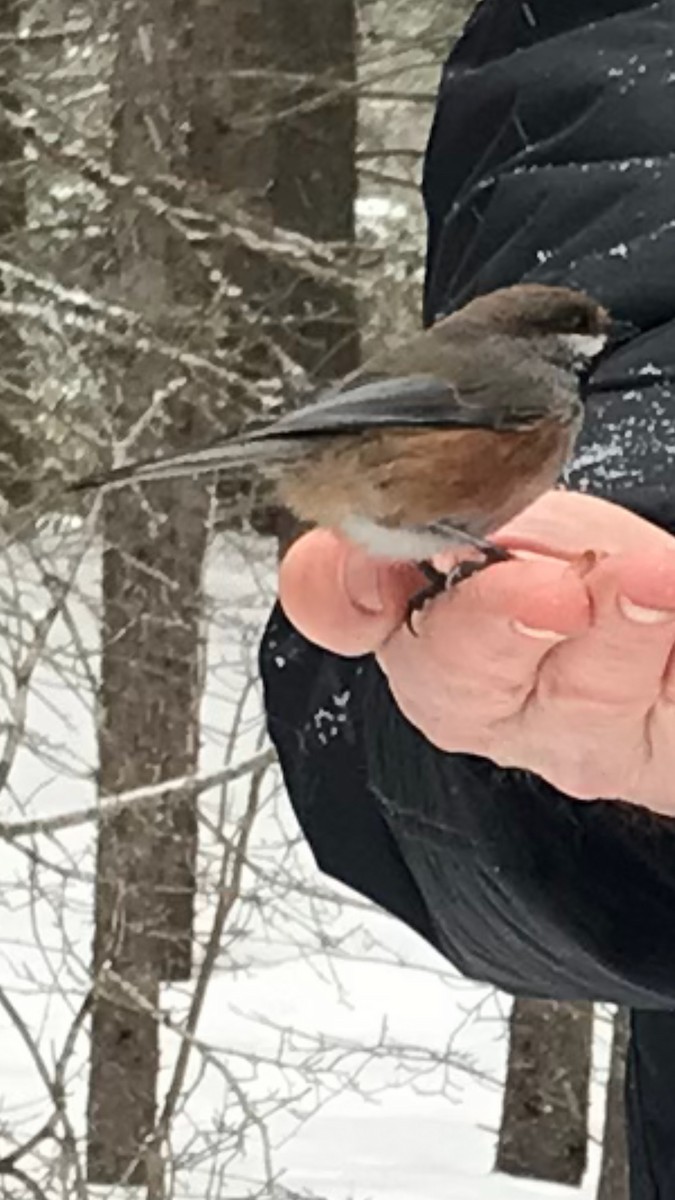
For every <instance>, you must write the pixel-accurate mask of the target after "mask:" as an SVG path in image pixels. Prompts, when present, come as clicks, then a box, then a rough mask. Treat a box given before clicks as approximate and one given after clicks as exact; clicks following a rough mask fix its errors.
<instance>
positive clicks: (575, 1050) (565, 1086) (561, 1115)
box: [496, 1000, 593, 1186]
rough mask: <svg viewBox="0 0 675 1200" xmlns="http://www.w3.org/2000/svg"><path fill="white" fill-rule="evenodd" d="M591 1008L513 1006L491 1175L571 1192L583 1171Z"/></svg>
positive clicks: (519, 1003)
mask: <svg viewBox="0 0 675 1200" xmlns="http://www.w3.org/2000/svg"><path fill="white" fill-rule="evenodd" d="M592 1031H593V1009H592V1006H591V1005H590V1004H586V1003H579V1004H569V1003H562V1002H558V1001H552V1000H551V1001H549V1000H546V1001H542V1000H516V1001H514V1005H513V1009H512V1012H511V1020H510V1043H509V1059H508V1072H507V1078H506V1086H505V1091H504V1103H503V1109H502V1124H501V1129H500V1132H499V1142H498V1148H497V1161H496V1169H497V1170H498V1171H502V1172H504V1173H506V1174H508V1175H524V1176H527V1177H528V1178H531V1179H542V1180H548V1181H550V1182H551V1183H565V1184H568V1185H569V1186H578V1185H579V1183H580V1182H581V1180H582V1178H583V1174H584V1171H585V1168H586V1153H587V1138H588V1103H589V1081H590V1064H591V1048H592Z"/></svg>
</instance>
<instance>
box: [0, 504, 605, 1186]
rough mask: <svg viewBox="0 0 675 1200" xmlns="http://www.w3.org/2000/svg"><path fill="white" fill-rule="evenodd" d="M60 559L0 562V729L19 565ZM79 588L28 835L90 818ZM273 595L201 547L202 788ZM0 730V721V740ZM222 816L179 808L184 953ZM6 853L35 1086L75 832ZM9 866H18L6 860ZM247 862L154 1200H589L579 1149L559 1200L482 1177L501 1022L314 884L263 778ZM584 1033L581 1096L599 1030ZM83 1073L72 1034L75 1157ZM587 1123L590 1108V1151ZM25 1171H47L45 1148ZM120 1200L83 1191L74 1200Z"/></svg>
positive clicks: (266, 579)
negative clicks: (169, 1167) (573, 1184)
mask: <svg viewBox="0 0 675 1200" xmlns="http://www.w3.org/2000/svg"><path fill="white" fill-rule="evenodd" d="M81 542H82V538H81V534H80V533H78V531H77V530H76V529H73V528H70V529H66V530H65V532H63V534H61V535H58V534H57V532H55V531H52V532H51V533H50V534H48V535H43V536H42V537H41V539H40V540H39V542H36V544H35V545H34V546H33V547H32V552H31V555H29V554H27V553H26V552H25V551H24V550H19V549H17V548H13V549H10V550H7V551H5V553H4V556H3V557H2V559H1V560H0V561H1V563H2V567H1V568H0V622H2V641H1V642H0V647H2V649H1V650H0V659H1V661H0V681H1V682H2V683H3V695H4V701H3V707H4V708H5V709H6V706H7V703H8V701H9V702H11V687H9V686H8V680H9V669H10V665H11V661H12V658H13V656H14V658H16V656H17V655H19V654H20V653H21V650H22V648H23V650H25V647H26V645H27V644H28V642H29V638H30V633H31V630H30V623H29V622H28V621H27V619H26V618H27V614H28V613H32V614H33V615H34V616H39V615H41V614H42V613H44V611H45V609H46V605H47V597H46V593H45V591H44V588H42V587H41V585H40V582H39V572H38V570H37V568H36V561H37V562H39V563H41V564H42V566H43V567H47V566H48V567H49V569H50V570H51V571H53V572H54V573H58V574H61V575H63V574H64V573H65V572H66V570H67V569H70V568H71V567H73V565H74V564H75V562H76V560H77V556H78V554H80V553H81V550H82V545H81ZM99 566H100V564H99V559H98V553H97V550H96V547H93V548H91V549H89V550H88V551H87V552H86V553H85V555H84V558H83V561H82V564H81V566H80V568H79V570H78V573H77V587H76V593H75V597H74V600H73V602H72V605H71V607H70V618H69V621H64V620H60V621H59V622H58V623H57V624H56V625H55V627H54V629H53V631H52V635H51V637H50V639H49V654H48V656H47V657H46V658H45V661H44V662H43V663H41V665H40V666H39V668H38V670H37V672H36V675H35V678H34V680H33V685H32V687H31V692H30V699H29V703H28V713H27V732H26V737H25V738H24V740H23V744H22V746H21V748H20V750H19V752H18V756H17V759H16V763H15V766H14V768H13V770H12V772H11V776H10V786H9V788H8V789H6V790H5V792H4V793H3V796H2V801H1V802H0V819H2V820H4V821H9V822H11V821H16V820H18V819H20V818H21V819H24V818H28V817H36V816H39V817H43V818H47V817H50V816H53V815H54V814H56V813H60V812H64V811H70V810H72V809H76V808H78V807H84V806H86V805H88V804H91V803H92V801H93V799H94V796H95V792H94V784H93V775H92V771H93V768H94V763H95V727H94V709H93V703H92V695H91V690H90V685H91V683H92V673H93V678H95V673H96V670H97V655H98V625H97V615H98V586H99ZM273 581H274V557H273V553H272V551H271V549H269V552H265V553H264V554H263V556H262V559H261V557H260V550H259V547H256V552H255V554H252V553H251V547H250V545H249V544H248V543H247V542H246V540H245V539H242V538H239V539H237V538H228V539H225V538H224V537H221V538H219V539H218V541H217V542H216V544H215V546H214V548H213V551H212V553H211V556H210V560H209V567H208V571H207V574H206V582H207V591H208V594H209V597H210V603H209V610H208V611H209V621H208V646H207V668H208V669H207V692H206V697H205V701H204V706H203V713H202V716H203V726H204V730H205V737H204V748H203V755H202V764H201V766H202V769H203V770H204V771H210V770H213V769H218V768H220V767H221V766H222V765H223V762H224V756H225V753H226V750H227V746H228V738H229V735H230V732H231V730H232V726H233V722H234V721H235V720H236V722H237V724H238V735H237V738H236V748H235V751H234V759H235V761H236V760H238V759H242V758H244V757H245V756H246V755H248V754H251V753H254V752H255V751H256V749H257V748H258V747H259V745H260V738H261V733H260V698H259V694H258V689H257V687H256V686H255V682H254V676H255V662H256V652H257V645H258V641H259V636H260V631H261V627H262V623H263V621H264V619H265V616H266V614H267V612H268V611H269V607H270V604H271V601H272V597H273ZM17 608H19V609H20V610H21V611H22V613H23V618H22V619H18V618H17V617H16V615H15V613H16V610H17ZM242 694H244V699H243V701H242ZM348 699H349V697H348V695H347V694H345V693H340V692H338V693H336V694H335V695H334V696H333V697H332V703H333V705H334V707H335V711H336V713H337V717H338V720H339V718H340V716H341V715H342V710H343V709H344V706H345V704H346V703H347V702H348ZM7 715H8V714H7V712H6V711H5V712H4V713H0V716H1V717H2V719H3V720H4V719H5V718H6V717H7ZM317 718H318V719H321V720H323V719H324V714H322V713H317ZM3 728H4V727H3ZM245 799H246V783H245V781H240V782H238V783H237V784H235V785H234V786H232V787H230V788H229V789H228V790H227V792H224V791H217V790H214V791H213V792H208V793H205V794H204V796H203V797H202V811H203V813H204V815H205V817H206V818H207V819H208V822H210V824H207V825H206V826H205V828H204V829H203V831H202V844H201V852H200V853H201V858H200V896H199V905H198V915H197V927H198V930H199V933H200V935H201V936H202V939H203V938H204V937H205V935H206V933H207V932H208V929H209V927H210V921H211V918H212V915H213V908H214V904H215V902H216V894H215V867H216V865H217V862H218V853H217V852H218V849H219V848H218V845H217V844H216V843H215V842H214V840H213V838H210V836H209V829H212V828H213V827H214V826H217V825H218V823H219V820H221V818H223V819H224V822H225V827H226V828H227V829H229V830H230V831H231V832H233V831H235V830H236V819H237V816H238V815H239V814H240V813H241V811H242V806H243V804H244V802H245ZM21 845H22V846H23V850H22V849H21V848H20V847H19V845H17V844H14V845H9V844H7V843H5V842H0V878H1V879H2V882H3V886H2V889H1V890H0V903H1V904H2V908H3V913H4V917H5V920H4V921H3V925H2V937H1V938H0V961H1V962H2V976H1V978H0V985H1V989H4V992H5V994H6V995H7V996H8V997H9V998H10V999H11V1001H12V1003H13V1004H14V1005H15V1006H17V1007H19V1009H20V1013H21V1016H22V1018H23V1020H24V1021H25V1023H26V1026H27V1028H28V1030H29V1031H30V1034H31V1035H32V1037H33V1038H34V1039H35V1043H36V1045H37V1047H38V1048H39V1051H40V1053H41V1055H42V1056H43V1059H44V1061H45V1063H46V1064H47V1067H48V1070H49V1071H50V1072H51V1071H52V1070H53V1064H54V1062H55V1060H56V1058H57V1056H58V1054H59V1052H60V1049H61V1047H62V1045H63V1043H64V1039H65V1037H66V1034H67V1031H68V1028H69V1025H70V1022H71V1021H72V1019H73V1015H74V1013H75V1012H76V1010H77V1006H78V1004H79V1003H80V1002H81V1000H82V998H83V996H84V994H85V992H86V988H87V983H88V975H87V972H88V964H89V958H90V946H91V936H92V871H93V829H92V827H91V826H89V825H82V826H80V827H77V828H74V829H69V830H67V831H63V832H61V833H59V834H54V835H52V836H50V837H47V836H41V837H38V838H35V839H33V840H32V841H31V842H28V841H24V842H23V843H21ZM26 848H30V850H31V851H33V852H34V853H37V854H38V855H39V856H40V859H39V860H38V861H36V860H35V858H33V859H31V858H30V857H27V856H26V853H25V850H26ZM249 858H250V863H251V866H250V867H249V868H248V870H247V871H246V872H245V876H244V883H243V892H244V895H243V900H242V901H241V903H240V904H239V905H238V906H237V908H236V910H235V911H234V913H233V914H232V918H231V920H230V921H229V922H228V923H227V925H226V930H225V936H224V938H223V944H222V948H221V954H220V957H219V961H218V967H217V970H216V973H215V975H214V977H213V979H212V980H211V983H210V985H209V988H208V990H207V995H206V1001H205V1005H204V1009H203V1012H202V1015H201V1020H200V1022H199V1026H198V1029H197V1037H198V1039H199V1044H200V1045H201V1046H206V1047H208V1048H209V1054H208V1055H204V1056H201V1055H200V1053H199V1052H198V1051H197V1050H195V1052H194V1055H193V1062H192V1064H191V1067H190V1070H189V1072H188V1085H189V1086H188V1088H187V1091H186V1097H185V1101H184V1103H183V1105H182V1106H181V1108H180V1109H179V1113H178V1116H177V1119H176V1122H175V1128H174V1131H173V1137H172V1152H173V1154H174V1156H175V1159H176V1173H175V1177H174V1193H173V1194H174V1195H175V1196H176V1197H177V1198H183V1197H184V1198H185V1200H188V1197H189V1200H202V1198H203V1200H206V1198H207V1197H209V1198H210V1197H215V1196H218V1197H219V1200H226V1198H227V1197H230V1196H235V1195H237V1196H247V1195H253V1194H261V1193H260V1192H259V1187H260V1181H261V1179H262V1177H263V1174H264V1169H265V1162H264V1159H265V1155H266V1154H271V1156H272V1163H271V1166H272V1169H273V1172H274V1175H275V1178H276V1179H277V1180H279V1181H280V1183H279V1185H278V1187H277V1193H276V1194H278V1196H279V1197H280V1198H281V1197H283V1196H287V1197H288V1200H290V1196H291V1193H293V1194H298V1193H299V1194H301V1195H305V1194H306V1193H309V1194H311V1195H312V1196H316V1197H321V1198H325V1200H497V1198H499V1200H528V1198H531V1200H533V1198H534V1197H537V1198H539V1200H556V1198H558V1200H563V1198H564V1197H568V1198H569V1200H571V1197H572V1196H574V1197H577V1198H578V1200H590V1198H591V1197H592V1196H593V1195H594V1190H595V1175H596V1171H597V1157H598V1156H597V1152H596V1151H595V1150H594V1151H593V1155H592V1160H593V1161H592V1168H591V1170H590V1171H589V1173H588V1178H587V1181H586V1184H585V1186H584V1188H583V1189H582V1190H580V1191H571V1190H568V1189H564V1188H559V1187H552V1186H551V1187H547V1186H544V1185H542V1184H540V1183H537V1182H532V1181H521V1180H512V1179H507V1178H504V1177H498V1176H495V1175H493V1174H492V1173H491V1168H492V1162H493V1158H494V1143H495V1130H496V1128H497V1126H498V1122H499V1111H500V1086H499V1083H500V1080H501V1078H502V1076H503V1071H504V1061H505V1053H506V1042H505V1015H506V1014H507V1012H508V1000H507V999H506V998H505V997H503V996H500V995H498V994H496V993H494V992H493V991H491V990H490V989H487V988H485V987H482V986H479V985H477V984H474V983H472V982H468V981H466V980H463V979H461V978H460V977H458V976H457V975H456V974H455V973H454V972H453V971H452V970H451V969H449V968H448V966H447V964H445V963H444V962H443V961H442V960H441V959H440V957H439V956H438V955H436V954H435V952H433V951H432V950H431V949H430V948H428V947H427V946H426V945H425V944H424V943H423V942H422V941H421V939H419V938H418V937H417V936H416V935H414V934H413V933H412V932H411V931H410V930H408V929H406V928H405V927H404V926H403V925H401V924H400V923H398V922H396V921H394V920H393V919H390V918H388V917H386V916H385V915H384V914H382V913H379V912H377V911H376V910H374V909H373V908H371V907H370V906H369V905H367V904H366V903H365V902H364V901H363V900H362V898H361V897H358V896H356V895H354V894H353V893H350V892H349V891H348V889H346V888H341V887H338V886H334V885H333V884H331V883H330V882H329V881H327V880H326V879H325V878H324V877H322V876H320V875H319V874H318V872H317V870H316V867H315V865H314V863H313V862H312V860H311V856H310V855H309V852H308V850H307V848H306V846H305V844H304V842H303V841H302V839H301V838H300V837H299V833H298V830H297V827H296V825H295V823H294V820H293V818H292V816H291V813H290V811H289V806H288V803H287V802H286V801H285V800H284V798H283V796H282V795H281V794H280V787H279V780H278V778H277V777H276V774H275V773H269V774H268V777H267V778H266V783H265V787H264V791H263V808H262V814H261V818H260V819H259V821H258V823H257V825H256V827H255V829H254V836H253V842H252V845H251V847H250V855H249ZM200 960H201V951H198V953H197V962H198V963H199V961H200ZM1 989H0V990H1ZM191 994H192V984H189V985H180V986H179V985H174V986H171V987H165V988H163V990H162V1000H161V1007H162V1011H163V1012H167V1013H169V1012H170V1013H171V1014H172V1022H173V1025H174V1027H175V1026H176V1025H177V1024H179V1022H180V1017H181V1014H184V1013H185V1011H186V1008H187V1004H188V1001H189V998H190V996H191ZM600 1032H601V1035H602V1037H601V1042H602V1045H601V1052H600V1060H599V1061H600V1073H602V1063H603V1061H604V1059H606V1049H607V1048H606V1033H605V1030H604V1027H603V1028H601V1031H600ZM0 1037H1V1038H2V1046H3V1070H2V1076H1V1077H0V1153H4V1152H5V1151H7V1150H8V1149H10V1148H11V1147H12V1146H13V1145H15V1144H16V1141H17V1140H21V1139H24V1138H26V1137H27V1136H29V1135H30V1134H31V1133H32V1132H33V1131H34V1130H35V1129H36V1128H38V1127H39V1125H40V1123H41V1121H43V1120H44V1118H45V1116H46V1115H47V1114H48V1112H49V1111H50V1106H49V1103H48V1100H47V1098H46V1095H45V1090H44V1087H43V1085H42V1084H41V1082H40V1079H39V1076H38V1073H37V1070H36V1066H35V1062H34V1061H33V1059H32V1058H31V1055H30V1054H29V1052H28V1050H27V1048H26V1045H25V1044H24V1042H23V1041H22V1039H21V1037H20V1036H19V1034H18V1032H17V1029H16V1026H15V1023H14V1022H13V1021H12V1020H10V1019H9V1017H8V1015H7V1013H6V1012H4V1011H0ZM178 1045H179V1038H178V1036H177V1034H176V1032H175V1029H169V1028H165V1029H163V1030H162V1046H163V1069H162V1081H161V1086H162V1088H163V1087H165V1086H166V1083H167V1082H168V1079H169V1075H170V1070H171V1067H172V1064H173V1063H174V1062H175V1055H176V1051H177V1048H178ZM86 1060H87V1041H86V1031H85V1033H84V1034H81V1035H80V1036H79V1037H78V1039H77V1042H76V1050H75V1053H74V1055H73V1058H72V1061H71V1062H70V1063H69V1067H68V1071H67V1105H68V1111H69V1114H70V1119H71V1121H72V1123H73V1126H74V1128H75V1130H76V1133H77V1136H78V1137H79V1138H81V1137H82V1135H83V1132H84V1112H85V1100H86V1091H85V1088H86ZM240 1093H244V1094H245V1095H246V1102H247V1104H248V1105H249V1106H250V1107H251V1109H252V1110H253V1112H254V1114H255V1117H256V1121H262V1122H263V1123H264V1125H265V1126H266V1128H267V1132H268V1136H269V1145H267V1146H266V1145H265V1143H264V1139H263V1138H262V1137H261V1128H262V1126H260V1125H258V1124H256V1122H251V1121H250V1120H249V1121H247V1119H246V1116H245V1114H243V1113H242V1108H241V1104H240V1102H239V1099H238V1096H239V1094H240ZM601 1103H602V1095H601V1089H600V1087H599V1086H598V1087H597V1088H596V1092H595V1097H594V1109H593V1128H594V1132H595V1135H596V1136H597V1135H598V1134H599V1128H600V1121H601ZM239 1133H240V1134H241V1144H238V1143H237V1135H238V1134H239ZM40 1154H41V1156H42V1161H43V1162H45V1161H47V1160H48V1152H47V1149H46V1148H45V1147H42V1148H40ZM22 1161H23V1160H22ZM30 1163H37V1156H33V1157H32V1158H30V1159H26V1160H25V1163H24V1165H25V1166H26V1168H27V1169H28V1166H29V1164H30ZM269 1167H270V1164H269V1163H268V1164H267V1169H268V1171H269ZM36 1169H37V1167H36ZM43 1182H44V1181H43ZM284 1188H285V1189H288V1192H284V1190H283V1189H284ZM44 1194H45V1196H48V1197H50V1198H51V1196H56V1195H57V1194H58V1195H63V1191H62V1189H61V1184H60V1182H59V1180H58V1176H57V1175H55V1174H54V1175H52V1176H51V1177H50V1178H49V1180H48V1182H46V1183H44ZM73 1194H75V1193H73ZM130 1194H132V1195H133V1191H131V1192H130V1191H129V1190H121V1189H118V1190H117V1191H114V1190H110V1189H104V1188H99V1189H93V1188H92V1189H89V1195H91V1196H103V1195H105V1196H110V1197H112V1196H113V1195H114V1196H115V1197H116V1198H117V1197H120V1196H122V1195H130ZM139 1194H140V1193H139ZM265 1194H266V1195H267V1194H269V1193H265Z"/></svg>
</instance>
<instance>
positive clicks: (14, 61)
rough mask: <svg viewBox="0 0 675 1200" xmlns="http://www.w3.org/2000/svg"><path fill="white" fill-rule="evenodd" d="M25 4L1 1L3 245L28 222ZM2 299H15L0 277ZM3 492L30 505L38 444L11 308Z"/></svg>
mask: <svg viewBox="0 0 675 1200" xmlns="http://www.w3.org/2000/svg"><path fill="white" fill-rule="evenodd" d="M20 15H21V5H20V4H19V3H18V0H17V2H16V3H4V4H2V6H0V171H1V175H0V238H2V242H3V245H5V244H7V241H8V239H11V238H12V237H15V236H16V235H17V234H19V233H20V232H21V231H22V230H23V229H24V226H25V224H26V162H25V160H24V146H23V137H22V134H21V132H20V131H19V130H18V129H16V127H15V126H14V125H12V123H11V121H10V120H8V119H7V116H6V114H7V113H12V112H17V111H18V110H19V102H18V97H17V91H16V80H17V72H18V70H19V67H20V51H19V44H18V41H17V40H16V35H17V34H18V32H19V18H20ZM0 299H2V300H7V299H11V291H9V290H8V287H7V283H6V281H5V279H3V278H2V277H0ZM0 362H1V363H2V369H1V370H0V496H2V497H3V499H4V500H5V501H6V502H8V503H9V504H10V505H22V504H26V503H27V502H28V501H29V500H30V499H31V497H32V495H33V490H34V489H33V484H34V481H35V478H36V474H37V476H38V477H39V474H40V472H39V465H38V464H37V463H36V454H37V453H38V451H37V445H36V444H35V443H34V441H33V439H32V438H30V437H29V436H27V430H28V429H29V428H30V410H29V405H28V391H27V371H26V360H25V351H24V347H23V341H22V337H21V330H20V327H19V323H18V321H17V319H16V318H15V317H14V316H13V315H12V314H11V313H5V314H3V315H2V316H0Z"/></svg>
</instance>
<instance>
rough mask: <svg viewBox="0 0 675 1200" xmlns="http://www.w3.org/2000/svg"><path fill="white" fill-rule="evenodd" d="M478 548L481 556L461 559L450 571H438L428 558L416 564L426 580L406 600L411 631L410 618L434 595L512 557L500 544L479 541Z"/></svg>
mask: <svg viewBox="0 0 675 1200" xmlns="http://www.w3.org/2000/svg"><path fill="white" fill-rule="evenodd" d="M478 548H479V549H480V550H481V551H482V554H483V557H482V558H480V559H478V560H476V559H472V558H470V559H463V560H462V562H459V563H457V565H456V566H455V567H453V568H452V570H450V571H439V569H438V567H435V566H434V564H433V563H432V562H429V560H428V559H423V560H422V561H421V562H418V563H417V564H416V566H417V568H418V570H419V571H421V572H422V574H423V575H424V578H425V579H426V580H427V581H428V582H427V585H426V587H423V588H420V590H419V592H415V595H414V596H411V597H410V600H409V601H408V608H407V612H406V625H407V626H408V629H409V630H410V632H411V633H413V634H415V636H417V634H416V633H415V629H414V628H413V624H412V618H413V615H414V614H415V613H416V612H420V611H421V610H422V609H423V608H424V605H425V604H426V603H427V602H428V601H429V600H433V599H434V598H435V597H436V596H440V595H441V593H442V592H448V591H450V589H451V588H454V587H457V586H458V584H460V583H464V581H465V580H466V579H470V578H471V576H472V575H475V574H477V572H478V571H484V570H485V568H486V567H491V566H492V565H493V564H494V563H498V562H508V561H509V559H512V558H513V555H512V554H511V553H510V551H509V550H505V549H504V548H503V547H502V546H493V544H492V542H481V543H480V544H479V545H478Z"/></svg>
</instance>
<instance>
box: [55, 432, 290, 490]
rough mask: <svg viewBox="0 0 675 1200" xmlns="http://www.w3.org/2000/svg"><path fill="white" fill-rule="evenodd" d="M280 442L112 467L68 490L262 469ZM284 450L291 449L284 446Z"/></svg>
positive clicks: (236, 443)
mask: <svg viewBox="0 0 675 1200" xmlns="http://www.w3.org/2000/svg"><path fill="white" fill-rule="evenodd" d="M283 448H284V447H283V445H280V440H277V439H275V440H274V441H272V440H268V441H262V440H260V441H258V440H256V439H254V438H233V439H232V440H231V441H228V442H221V443H220V444H219V445H216V446H209V447H207V448H205V449H202V450H187V451H185V453H183V454H170V455H165V456H163V457H161V458H149V459H146V460H145V461H141V462H133V463H129V464H128V466H123V467H115V468H114V469H113V470H112V471H106V472H100V473H99V474H95V475H88V476H87V477H86V478H85V479H80V480H78V481H77V482H76V483H74V484H71V485H70V488H69V491H71V492H84V491H89V490H90V489H95V488H118V487H124V486H125V485H128V484H131V483H152V482H155V481H159V480H164V479H180V478H186V477H187V478H196V477H197V476H200V475H207V474H213V473H214V472H217V471H224V470H237V469H241V468H245V467H263V466H264V465H265V464H268V465H269V463H270V462H273V461H274V460H275V459H276V460H278V459H279V457H280V453H282V452H283ZM285 448H286V450H287V451H288V450H290V447H288V446H286V447H285Z"/></svg>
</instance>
